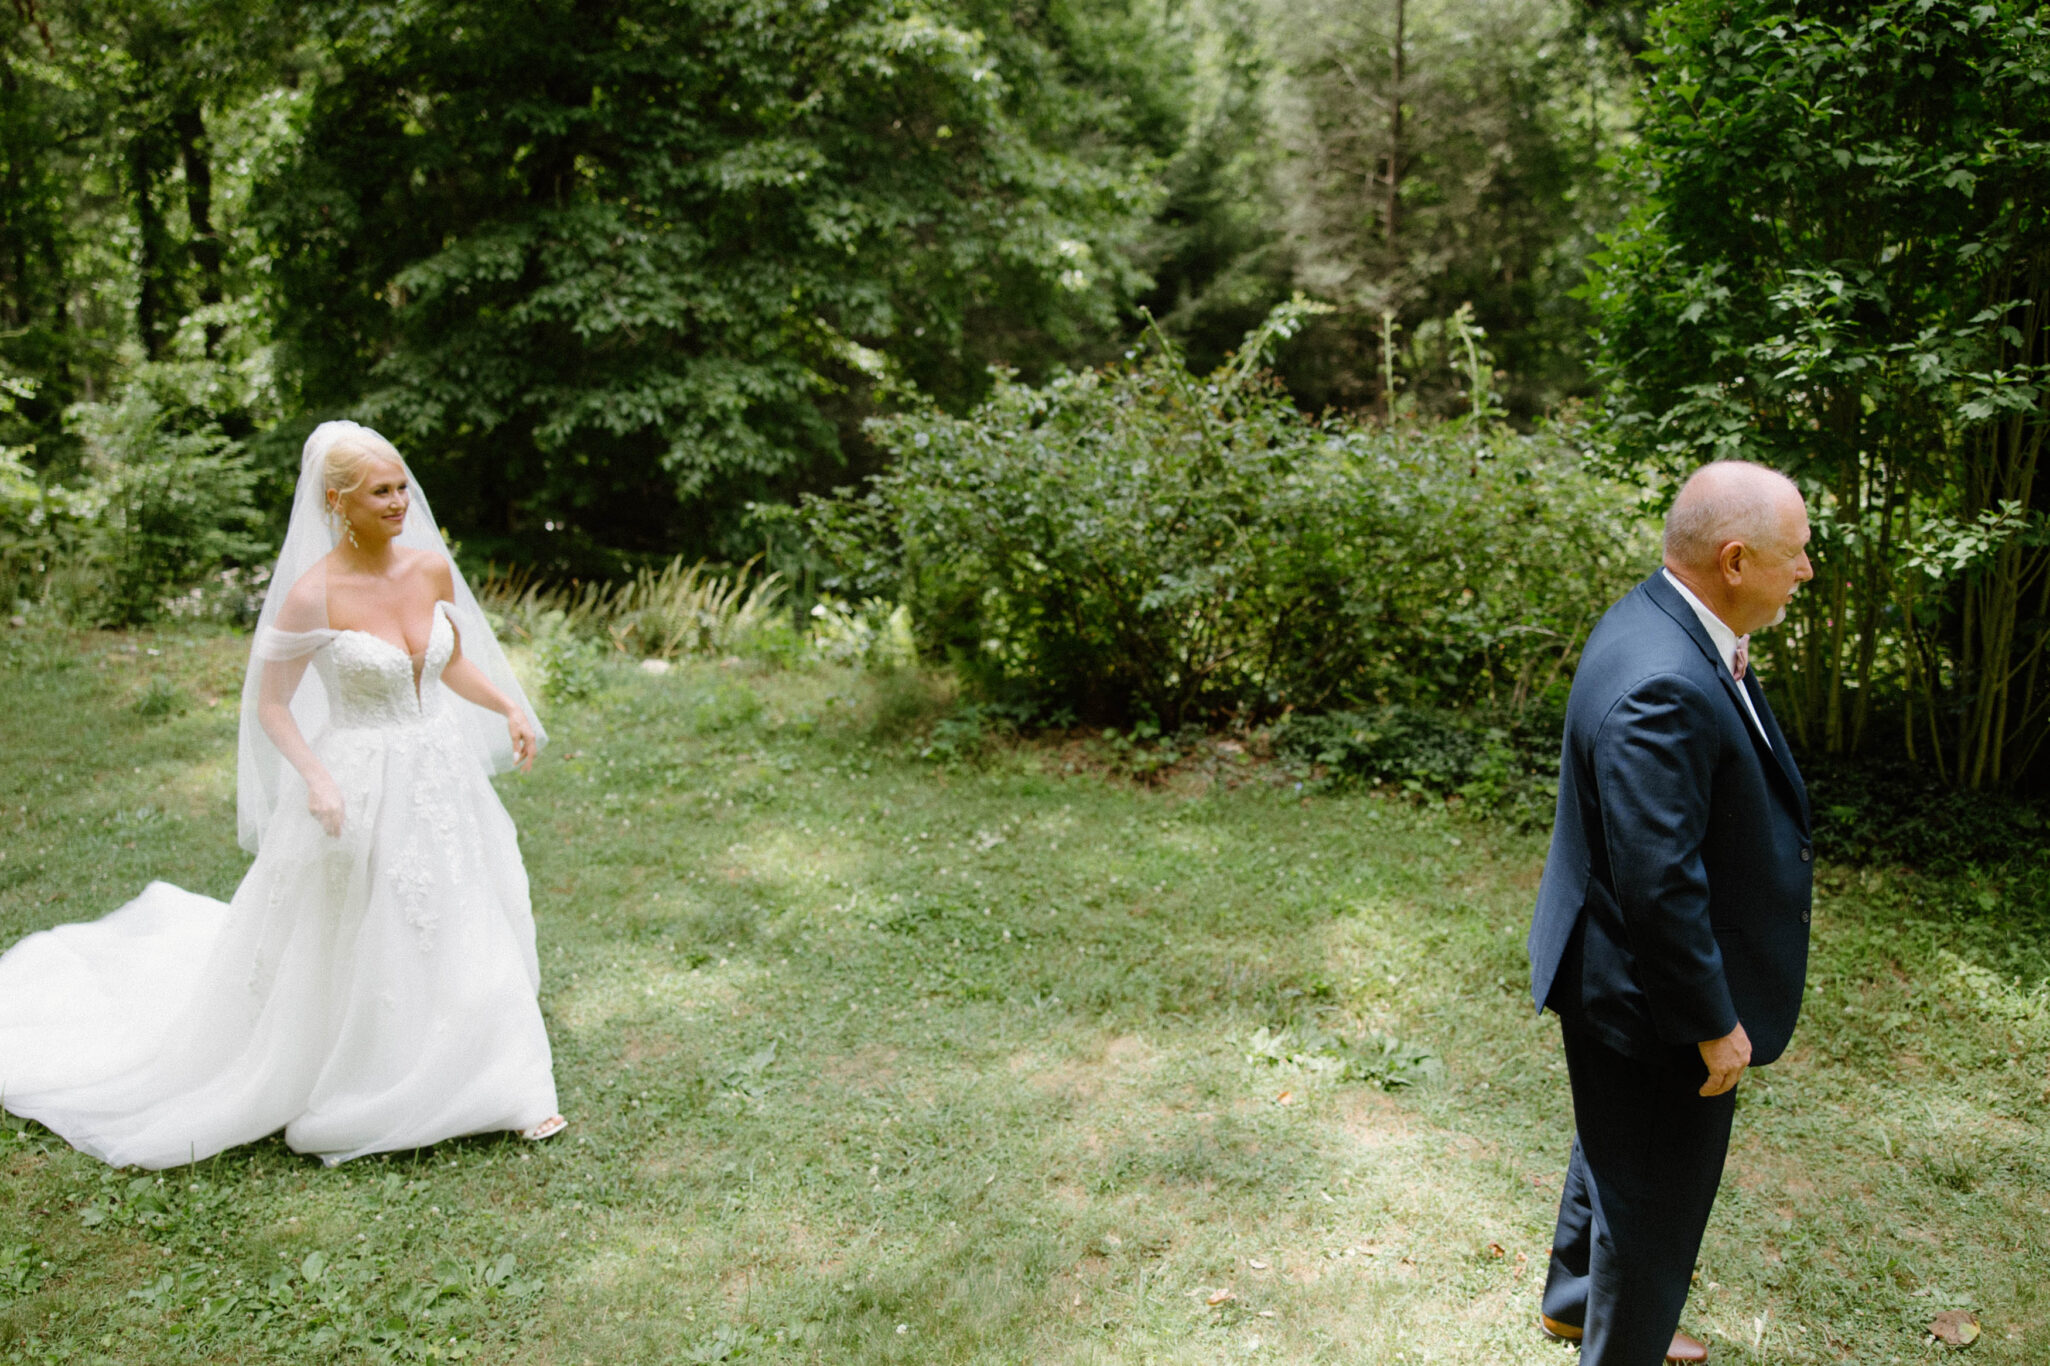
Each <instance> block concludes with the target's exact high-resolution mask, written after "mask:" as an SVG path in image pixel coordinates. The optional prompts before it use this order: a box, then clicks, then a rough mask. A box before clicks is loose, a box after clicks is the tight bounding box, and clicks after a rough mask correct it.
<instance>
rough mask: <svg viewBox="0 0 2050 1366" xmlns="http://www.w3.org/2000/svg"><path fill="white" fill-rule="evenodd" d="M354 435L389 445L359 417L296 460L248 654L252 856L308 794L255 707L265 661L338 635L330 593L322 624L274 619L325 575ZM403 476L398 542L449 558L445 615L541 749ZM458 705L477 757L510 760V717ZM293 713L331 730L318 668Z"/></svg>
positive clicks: (243, 789) (247, 783)
mask: <svg viewBox="0 0 2050 1366" xmlns="http://www.w3.org/2000/svg"><path fill="white" fill-rule="evenodd" d="M351 437H354V438H359V439H363V438H367V439H369V440H372V441H375V442H376V444H378V445H380V446H389V444H390V443H389V442H386V441H385V440H384V438H383V437H380V436H378V435H377V433H375V432H373V431H371V430H370V429H369V428H368V427H364V426H361V425H359V424H357V423H354V422H323V423H321V424H320V425H319V426H318V427H316V428H314V429H313V434H312V435H311V436H309V437H307V438H306V446H305V449H304V450H303V451H302V452H301V454H300V457H299V486H298V489H297V490H296V491H295V492H294V493H293V495H292V522H291V525H290V526H289V527H288V528H286V531H285V543H284V544H283V545H282V546H281V547H279V549H278V562H277V567H276V568H275V569H274V570H272V571H271V578H270V585H269V588H268V590H267V591H266V593H265V595H264V601H263V611H262V613H261V614H260V615H259V616H258V617H257V622H256V635H255V638H254V640H253V642H252V644H251V648H250V651H249V670H248V672H247V674H246V675H245V676H244V678H243V681H242V718H241V738H240V741H239V744H238V753H237V761H238V766H237V771H236V784H235V814H236V835H237V838H238V839H240V840H241V843H242V847H243V848H244V849H247V850H249V851H250V852H251V853H255V852H256V850H257V847H258V846H259V845H260V844H261V843H262V841H263V832H264V830H265V829H267V828H268V827H269V825H270V820H271V817H272V815H273V814H274V813H275V812H276V811H277V810H278V805H279V803H280V802H281V801H286V800H295V801H301V802H303V801H304V800H305V799H306V794H305V785H304V783H303V782H302V781H301V780H300V778H299V775H298V774H297V773H296V772H295V771H294V770H293V769H292V767H291V765H290V764H289V763H287V762H286V761H285V757H284V755H282V754H281V753H279V752H278V747H277V746H276V745H275V744H274V743H272V741H271V738H270V736H269V734H267V733H266V732H265V731H264V728H263V725H262V723H261V722H260V721H259V720H258V717H257V710H258V703H259V701H260V700H261V696H262V689H263V675H264V669H265V666H266V665H268V664H270V663H272V662H274V661H279V662H281V661H287V660H293V659H300V658H305V657H309V656H311V655H312V654H314V653H315V652H316V651H318V650H319V649H320V648H321V647H322V646H324V645H326V644H327V643H328V642H329V641H330V640H332V639H333V638H334V635H335V632H334V631H333V630H332V629H331V628H330V627H329V625H328V623H327V614H326V594H325V592H324V591H323V592H320V593H318V594H315V595H313V597H314V599H315V601H317V603H318V604H319V608H318V612H317V616H318V625H315V626H309V628H308V629H305V630H291V631H286V630H281V629H280V628H279V626H278V624H277V623H278V615H279V613H280V612H281V611H282V610H283V608H284V605H285V601H286V599H287V598H288V597H289V596H290V595H291V593H292V589H293V588H294V587H295V586H296V585H297V584H298V583H299V582H300V580H302V579H304V578H305V577H306V576H307V575H308V574H315V573H318V574H323V575H324V574H325V569H324V566H323V561H325V559H326V557H327V555H328V552H330V551H332V550H333V549H334V548H335V544H336V541H337V540H338V539H339V535H340V527H339V525H338V524H337V523H336V522H334V520H333V519H332V518H330V516H329V515H328V511H327V497H326V485H325V479H324V471H325V469H326V465H327V456H328V452H329V451H330V450H332V449H333V448H334V447H335V445H336V444H337V443H338V442H340V441H342V440H344V439H345V438H351ZM407 473H408V478H409V479H410V480H411V483H412V498H411V503H410V506H409V507H408V509H407V512H406V523H405V527H404V529H403V530H402V531H400V533H399V536H398V539H397V542H396V543H397V544H398V545H401V546H406V547H410V548H412V549H416V550H426V551H431V552H433V553H434V554H436V555H439V556H441V557H442V558H443V559H445V560H447V561H448V566H449V573H450V575H451V577H452V578H453V579H454V581H455V601H454V603H453V604H452V605H451V606H450V608H449V616H450V618H451V619H452V620H453V623H454V625H455V628H456V632H457V635H458V637H459V639H460V640H461V642H462V652H463V656H464V658H466V659H468V660H469V661H470V662H471V663H473V664H475V665H476V666H477V667H478V668H480V669H482V670H483V671H484V675H485V677H487V678H489V679H490V680H491V682H492V683H493V684H494V685H495V686H496V687H497V688H498V689H499V690H500V691H501V692H503V693H504V694H505V695H506V696H508V697H510V698H512V699H513V700H514V701H515V702H517V703H518V704H519V706H520V709H521V710H523V711H524V712H526V713H527V719H528V720H529V721H530V722H531V723H532V725H533V727H534V735H535V738H536V742H537V743H536V748H537V749H538V748H539V746H540V745H545V744H546V743H547V742H548V734H547V732H546V731H544V730H543V729H542V728H541V719H540V717H538V716H537V715H535V712H534V706H533V704H532V703H531V702H529V701H528V700H527V694H526V691H525V690H524V689H522V688H521V687H520V681H519V679H518V678H516V677H515V676H514V675H513V671H512V666H511V664H509V663H508V662H507V661H506V657H505V650H504V648H503V647H502V646H500V644H499V643H498V636H497V634H496V633H495V632H493V631H492V629H491V623H490V622H489V621H488V620H487V619H486V618H485V616H484V612H483V609H482V608H480V607H479V606H478V605H477V597H476V595H475V594H474V593H472V592H471V591H470V585H469V582H468V581H467V580H466V579H464V578H463V571H462V570H461V568H459V567H458V566H457V564H456V562H455V557H454V556H452V555H450V554H449V551H448V546H447V544H446V543H445V542H443V540H442V538H441V531H440V529H439V524H438V523H436V522H435V520H434V514H433V512H431V511H430V510H429V508H428V506H427V495H426V493H425V492H424V491H423V490H422V489H421V487H420V483H419V481H418V480H417V479H411V471H410V470H408V472H407ZM322 582H323V583H324V579H323V580H322ZM305 598H306V595H302V598H301V600H302V603H303V602H304V601H305ZM294 624H295V626H307V625H308V623H306V622H305V621H303V620H295V623H294ZM452 705H453V707H454V710H455V714H456V715H457V716H458V717H459V718H460V721H461V725H462V727H463V733H464V735H465V736H466V737H467V738H468V739H469V741H470V746H471V748H472V749H473V750H474V751H475V753H476V755H477V761H478V763H480V764H482V765H484V766H485V768H486V769H487V770H489V771H490V772H494V773H498V772H503V771H504V770H506V769H508V768H510V767H512V764H513V752H512V741H511V739H510V737H509V736H508V734H507V732H506V725H505V718H504V717H502V716H499V715H497V714H496V713H493V712H488V711H486V710H484V709H483V708H482V707H477V706H473V705H471V704H470V703H468V702H465V701H462V700H461V699H459V698H458V699H452ZM292 716H293V718H294V719H295V720H296V721H297V722H298V723H299V731H300V733H301V734H302V735H304V736H305V737H306V739H307V740H308V741H309V742H311V741H313V740H315V739H316V738H317V737H318V736H319V735H320V733H321V731H322V730H323V729H324V728H325V727H326V725H327V719H328V698H327V688H326V686H325V685H324V684H323V683H322V682H321V679H320V673H319V671H318V670H316V669H310V668H309V669H307V670H306V671H305V674H304V676H303V677H302V678H301V679H300V681H299V686H298V689H297V691H296V692H294V693H293V695H292Z"/></svg>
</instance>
